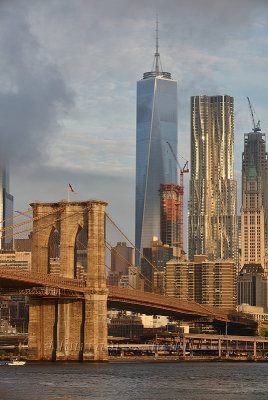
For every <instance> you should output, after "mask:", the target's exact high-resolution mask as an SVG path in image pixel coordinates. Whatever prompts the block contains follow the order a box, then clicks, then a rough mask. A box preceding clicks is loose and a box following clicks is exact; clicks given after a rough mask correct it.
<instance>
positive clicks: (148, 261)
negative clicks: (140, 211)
mask: <svg viewBox="0 0 268 400" xmlns="http://www.w3.org/2000/svg"><path fill="white" fill-rule="evenodd" d="M105 215H106V217H107V218H108V219H109V221H111V223H112V224H113V225H114V226H115V227H116V229H117V230H118V231H119V232H120V233H121V234H122V235H123V236H124V238H125V239H126V240H127V241H128V242H129V243H130V244H131V246H133V247H134V249H135V250H137V252H138V253H139V254H140V255H141V256H142V257H143V258H144V260H145V261H147V263H148V264H149V265H150V266H151V267H152V268H153V269H154V270H155V271H157V272H158V269H157V267H156V266H155V265H154V264H152V263H151V261H150V260H148V258H147V257H145V256H144V254H142V253H141V252H140V250H139V249H138V248H137V247H136V246H135V245H134V244H133V243H132V242H131V240H130V239H129V238H128V237H127V236H126V235H125V234H124V232H123V231H122V230H121V229H120V228H119V226H118V225H116V223H115V222H114V221H113V220H112V219H111V217H110V216H109V215H108V214H107V213H105Z"/></svg>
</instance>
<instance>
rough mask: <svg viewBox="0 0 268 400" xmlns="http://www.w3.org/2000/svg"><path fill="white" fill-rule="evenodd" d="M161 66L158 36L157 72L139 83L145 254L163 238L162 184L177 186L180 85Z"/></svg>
mask: <svg viewBox="0 0 268 400" xmlns="http://www.w3.org/2000/svg"><path fill="white" fill-rule="evenodd" d="M157 32H158V30H157ZM160 66H161V63H160V55H159V52H158V36H157V37H156V52H155V57H154V66H153V70H152V71H150V72H145V73H144V74H143V79H142V80H140V81H138V83H137V132H136V216H135V218H136V223H135V225H136V226H135V229H136V231H135V243H136V247H137V248H138V249H139V250H140V251H141V252H142V249H143V248H148V247H149V245H150V242H151V240H152V238H153V236H157V237H158V238H160V229H161V228H160V196H159V188H160V184H161V183H175V184H176V183H177V166H176V161H175V159H174V158H173V155H172V154H171V152H170V150H169V148H168V146H167V141H168V142H169V143H170V145H171V146H172V148H173V149H175V150H177V81H175V80H173V79H172V78H171V74H170V73H169V72H163V71H162V70H161V68H160ZM139 258H140V257H139V256H138V257H137V258H136V263H139Z"/></svg>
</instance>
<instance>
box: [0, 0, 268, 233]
mask: <svg viewBox="0 0 268 400" xmlns="http://www.w3.org/2000/svg"><path fill="white" fill-rule="evenodd" d="M156 9H157V10H158V15H159V21H160V31H159V35H160V53H161V60H162V65H163V68H164V70H167V71H170V72H171V73H172V76H173V78H174V79H178V88H179V91H178V93H179V145H180V148H179V152H180V153H181V154H182V155H184V156H185V157H186V158H188V159H189V158H190V96H191V95H197V94H211V95H213V94H222V93H227V94H230V95H233V96H234V97H235V110H236V117H235V132H236V135H235V137H236V142H235V146H236V147H235V164H236V165H235V168H236V169H237V170H238V171H239V169H240V163H241V152H242V147H243V135H242V139H241V137H240V136H239V135H240V133H243V132H244V131H247V130H248V129H250V128H251V124H250V119H249V116H248V109H247V103H246V101H245V96H249V97H251V98H252V102H253V105H254V108H255V109H256V111H257V113H258V115H259V116H260V119H261V121H262V127H263V129H264V130H265V126H268V114H267V112H266V109H267V107H265V105H267V100H268V99H267V94H266V91H265V90H264V89H265V85H266V81H267V79H266V74H267V58H266V54H267V44H268V33H267V17H266V15H267V10H268V3H267V0H255V1H254V2H253V1H252V0H225V1H221V0H180V1H178V0H167V1H166V2H162V1H159V0H135V1H133V0H113V1H111V0H99V1H95V0H76V1H73V0H65V1H64V2H60V1H58V0H50V1H43V0H12V1H10V0H9V1H8V0H2V1H1V2H0V56H1V57H0V135H1V138H2V141H0V147H1V148H2V149H8V151H7V153H9V152H10V154H11V156H12V160H13V161H12V162H13V163H14V164H13V168H12V174H11V184H12V182H13V184H12V186H11V187H12V193H13V194H14V195H15V199H16V202H18V206H17V207H18V208H19V207H21V208H23V206H22V205H21V203H22V202H25V203H28V202H30V201H32V200H33V199H35V198H36V197H37V198H38V199H39V200H42V199H43V200H46V199H47V200H58V199H60V198H62V196H65V194H62V191H61V190H59V187H65V185H66V184H68V182H69V180H71V181H72V182H70V183H74V185H75V183H76V182H78V183H79V186H81V188H83V190H82V193H83V196H85V198H88V197H91V193H94V197H96V198H101V199H103V200H106V199H108V200H109V199H110V198H112V201H111V204H112V207H114V209H116V210H118V212H117V215H118V218H119V219H120V220H122V221H123V223H126V225H130V224H133V220H134V217H133V208H134V189H135V188H134V185H135V182H134V179H133V176H134V174H135V118H136V81H137V80H138V79H141V78H142V74H143V72H145V71H148V70H150V69H151V65H152V61H153V53H154V35H155V32H154V29H155V10H156ZM247 126H248V128H247ZM3 152H4V151H2V153H3ZM39 164H41V167H40V165H39ZM17 165H20V168H19V169H18V168H17ZM236 176H238V174H236ZM186 182H187V179H186ZM23 184H24V186H23ZM24 187H27V189H23V188H24ZM64 190H65V189H63V192H64ZM187 192H188V189H187V187H186V193H187ZM52 194H53V195H52ZM120 208H121V209H122V210H127V209H128V211H129V214H130V215H131V218H130V217H129V216H128V213H127V212H122V214H121V216H120ZM19 209H20V208H19ZM186 209H187V207H186V202H185V210H186ZM131 229H132V228H131ZM185 231H186V229H185Z"/></svg>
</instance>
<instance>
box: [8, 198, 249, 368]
mask: <svg viewBox="0 0 268 400" xmlns="http://www.w3.org/2000/svg"><path fill="white" fill-rule="evenodd" d="M106 206H107V203H105V202H102V201H97V200H90V201H85V202H67V201H60V202H58V203H32V204H31V207H32V209H31V217H30V218H28V219H27V215H28V214H27V213H28V211H27V212H25V213H20V215H25V216H26V219H25V221H22V222H19V223H17V224H16V223H14V221H12V223H13V225H10V226H9V227H8V228H5V229H3V230H2V238H3V239H5V238H10V237H15V236H16V235H17V236H18V235H20V234H21V233H23V232H27V231H29V230H31V231H32V232H33V234H32V261H31V269H30V270H29V271H28V270H22V269H19V268H16V267H14V266H11V265H8V263H6V264H5V263H2V264H1V267H0V288H1V289H0V291H1V292H0V294H1V295H15V294H16V295H27V296H28V297H29V327H28V344H29V359H31V360H53V361H56V360H80V361H82V360H88V361H94V360H95V361H104V360H107V358H108V351H107V307H108V308H115V309H119V310H120V309H122V310H130V311H134V312H139V313H146V314H151V315H152V314H153V315H155V314H157V315H167V316H172V317H174V318H176V319H178V320H179V319H181V320H182V319H183V320H191V321H194V320H202V321H216V322H218V323H225V322H227V323H228V324H229V325H232V324H233V325H235V326H238V327H240V328H241V329H243V327H250V328H251V329H253V330H254V329H255V328H256V326H255V323H254V321H252V320H251V319H249V318H248V319H247V318H244V317H241V316H240V315H239V314H237V313H235V312H234V311H232V310H225V309H220V308H216V307H211V306H207V305H203V304H198V303H195V302H193V301H187V300H180V299H177V298H174V297H168V296H164V295H161V294H158V293H153V292H152V293H149V292H144V291H139V290H135V289H131V288H120V287H115V286H107V285H106V264H105V251H106V249H107V248H108V249H110V246H109V242H107V240H106V237H105V220H106V219H107V218H109V220H111V218H110V217H109V216H107V215H106V213H105V208H106ZM112 222H113V221H112ZM115 226H116V225H115ZM79 251H80V255H81V254H83V260H84V261H83V262H84V266H85V268H84V275H83V279H81V277H80V274H79V271H78V263H77V257H78V254H79ZM55 260H57V262H55ZM133 268H134V266H133ZM138 272H139V271H138Z"/></svg>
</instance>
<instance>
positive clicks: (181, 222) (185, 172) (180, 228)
mask: <svg viewBox="0 0 268 400" xmlns="http://www.w3.org/2000/svg"><path fill="white" fill-rule="evenodd" d="M167 144H168V147H169V149H170V151H171V153H172V155H173V157H174V159H175V161H176V163H177V165H178V167H179V171H180V187H181V212H180V214H181V215H180V224H179V225H180V226H179V238H180V242H179V247H180V248H181V249H182V250H183V194H184V183H183V176H184V174H188V172H189V168H188V161H187V160H185V161H186V163H185V164H184V166H183V168H181V166H180V163H179V160H178V158H177V156H176V154H175V152H174V150H173V148H172V146H171V144H170V143H169V142H167Z"/></svg>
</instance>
